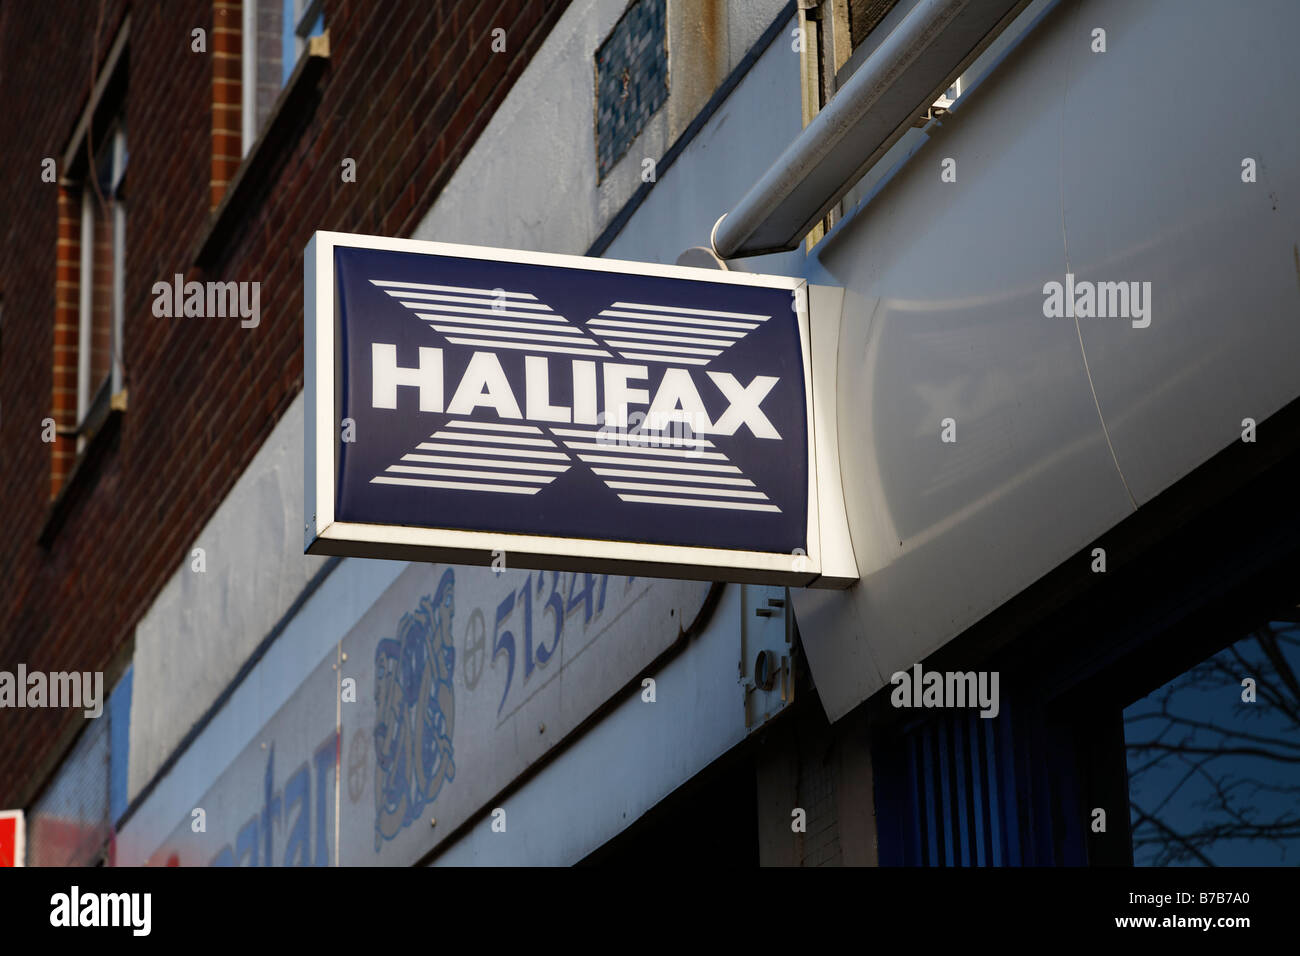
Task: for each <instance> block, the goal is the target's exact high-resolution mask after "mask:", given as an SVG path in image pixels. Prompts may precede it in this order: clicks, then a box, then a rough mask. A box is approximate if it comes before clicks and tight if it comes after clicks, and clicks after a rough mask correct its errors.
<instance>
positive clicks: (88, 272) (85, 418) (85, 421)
mask: <svg viewBox="0 0 1300 956" xmlns="http://www.w3.org/2000/svg"><path fill="white" fill-rule="evenodd" d="M106 148H107V150H108V153H107V155H106V156H105V157H104V158H106V159H107V161H108V165H109V181H108V184H107V185H108V188H107V189H106V190H105V191H104V195H103V199H104V206H105V208H104V212H105V213H107V216H108V219H109V223H110V229H111V235H112V261H111V263H109V268H110V270H111V273H112V287H111V291H110V304H109V366H108V371H107V373H106V374H105V376H104V378H103V379H102V380H101V381H98V382H92V381H91V374H92V373H91V368H90V363H91V352H92V350H93V346H92V338H93V335H94V331H95V302H94V284H95V267H96V265H97V263H96V261H95V219H96V216H97V215H99V214H100V213H98V212H97V211H96V208H95V207H96V199H97V197H96V194H95V189H94V187H93V185H92V178H93V177H97V176H98V175H99V170H98V168H97V167H96V166H94V165H92V164H91V162H90V161H91V159H92V156H91V155H90V153H89V152H87V153H86V154H85V159H86V174H85V176H84V178H83V179H82V181H81V248H80V256H79V260H80V261H79V269H78V275H77V283H78V289H77V296H78V299H77V408H76V415H77V417H76V426H75V428H76V433H77V452H78V454H80V452H81V451H82V450H83V449H84V447H85V443H86V440H87V436H88V435H89V434H91V433H92V432H93V431H94V430H95V429H96V428H97V427H98V425H99V423H100V422H102V421H103V419H104V416H105V415H106V414H107V412H108V409H109V406H110V404H111V402H112V397H113V396H114V395H116V394H118V393H119V392H121V390H122V378H123V375H122V325H123V321H122V320H123V312H124V297H125V288H126V283H125V279H126V277H125V271H126V206H125V196H124V194H123V185H124V183H125V180H126V166H127V158H128V153H127V144H126V114H125V110H124V109H122V108H121V107H119V108H118V109H117V110H116V111H115V112H114V113H113V114H112V119H111V121H110V122H109V126H108V136H107V137H106Z"/></svg>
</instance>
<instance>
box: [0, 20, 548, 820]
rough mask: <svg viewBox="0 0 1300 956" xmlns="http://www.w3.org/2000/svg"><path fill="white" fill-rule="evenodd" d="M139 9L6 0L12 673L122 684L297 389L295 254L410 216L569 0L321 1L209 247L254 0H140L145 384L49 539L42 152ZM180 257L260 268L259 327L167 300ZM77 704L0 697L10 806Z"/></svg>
mask: <svg viewBox="0 0 1300 956" xmlns="http://www.w3.org/2000/svg"><path fill="white" fill-rule="evenodd" d="M127 6H128V4H126V3H125V2H123V0H105V2H104V3H103V4H102V5H101V4H98V3H86V2H84V0H48V2H45V3H39V4H4V5H3V6H0V102H4V103H5V104H6V109H5V112H4V117H3V119H0V169H3V170H4V172H5V175H4V176H3V177H2V178H0V230H3V232H4V237H3V238H4V241H3V243H2V244H0V295H2V296H3V300H4V304H5V328H4V340H3V343H2V344H0V348H2V349H3V351H0V515H3V518H4V521H3V528H4V531H3V534H2V535H0V580H3V581H4V584H5V587H4V591H3V596H0V669H5V670H13V669H14V668H15V667H16V665H17V664H18V663H20V662H21V663H25V664H27V666H28V667H29V668H31V669H39V670H45V671H55V670H108V671H109V681H111V679H112V677H113V676H114V675H113V670H114V665H115V663H116V664H117V665H118V666H120V664H121V662H122V661H123V660H124V659H125V657H124V652H125V651H127V650H129V641H130V638H131V634H132V632H133V628H134V625H135V623H136V622H137V621H138V620H139V618H140V617H141V616H142V614H143V613H144V611H145V610H146V609H147V608H148V606H149V604H150V602H151V601H152V599H153V598H154V596H155V595H156V594H157V592H158V590H159V589H160V587H161V586H162V584H163V583H164V581H165V580H166V579H167V577H168V576H169V575H171V574H172V573H173V572H174V571H176V570H177V568H179V567H180V566H181V564H182V562H183V560H184V559H185V555H186V553H187V551H186V549H187V548H188V547H189V546H190V544H191V542H192V539H193V537H194V535H195V533H196V532H197V531H198V529H199V528H201V527H202V526H203V524H204V523H205V522H206V521H207V519H208V518H209V517H210V516H211V514H212V513H213V511H214V510H215V509H216V507H217V505H218V503H219V502H220V501H221V499H222V497H223V495H225V493H226V492H227V491H228V490H229V489H230V487H231V486H232V485H233V483H234V481H235V479H236V477H237V476H238V475H239V474H240V472H241V471H242V470H243V469H244V468H245V467H246V466H247V464H248V462H249V461H250V459H251V458H252V457H253V454H254V453H255V452H256V451H257V449H258V447H259V446H260V445H261V443H262V442H263V440H264V439H265V438H266V437H267V435H268V434H269V433H270V431H271V429H272V427H273V426H274V424H275V422H276V420H277V419H278V418H279V416H280V415H281V414H282V413H283V411H284V409H285V408H286V407H287V406H288V405H289V403H290V402H291V401H292V399H293V397H294V395H295V394H296V393H297V392H298V390H299V389H300V388H301V387H302V328H301V326H302V318H301V316H302V289H301V286H302V259H301V257H302V250H303V247H304V246H305V244H306V242H307V240H308V238H309V237H310V235H311V233H312V232H313V231H314V230H316V229H335V230H344V231H355V232H378V233H385V234H390V235H405V234H407V233H408V232H409V231H410V230H411V229H412V228H414V225H415V224H416V223H417V222H418V221H419V219H420V218H421V217H422V215H423V214H424V212H425V211H426V210H427V209H428V207H429V206H430V204H431V203H432V201H433V199H434V198H435V197H436V196H437V194H438V192H439V191H440V190H441V189H442V187H443V185H444V184H445V183H446V181H447V179H448V178H449V176H450V174H451V172H452V170H453V169H454V168H455V166H456V164H457V163H458V162H459V161H460V159H461V157H462V156H464V154H465V152H466V151H467V150H468V148H469V147H470V145H471V144H472V143H473V141H474V139H475V138H476V136H477V135H478V133H479V132H480V131H481V130H482V128H483V126H484V125H485V123H486V121H487V119H488V117H490V116H491V114H492V111H493V110H494V109H495V108H496V106H497V105H498V104H499V103H500V101H501V99H502V98H503V97H504V95H505V93H506V92H507V91H508V90H509V87H510V86H511V85H512V84H513V82H514V80H515V79H517V78H518V76H519V74H520V73H521V72H522V70H523V68H524V67H525V66H526V64H527V61H528V59H529V57H530V56H531V55H532V54H533V53H534V52H535V51H536V49H537V48H538V46H539V45H540V43H541V41H542V40H543V39H544V37H545V35H546V33H547V32H548V31H549V29H550V28H551V26H553V25H554V23H555V21H556V20H557V19H558V18H559V15H560V13H561V12H562V9H563V6H564V4H563V3H561V2H559V0H493V2H470V0H456V2H452V0H444V2H433V0H400V2H398V0H394V2H384V3H365V2H359V0H353V2H345V0H326V3H325V18H326V19H325V26H326V29H327V30H328V32H329V36H330V50H331V55H330V61H329V64H328V66H327V67H326V68H325V69H324V71H323V72H322V73H321V74H320V75H319V77H317V78H315V79H314V80H313V82H312V83H311V88H310V89H307V90H305V91H303V94H302V96H301V98H300V100H299V102H298V105H297V107H296V108H295V110H294V112H293V115H292V116H290V117H288V118H287V122H285V123H284V124H281V125H280V126H279V127H277V128H278V129H279V132H278V134H277V135H275V136H272V137H268V139H267V142H266V143H265V144H263V148H262V149H259V152H258V156H257V157H256V159H255V160H254V163H253V166H252V167H251V168H250V169H248V170H246V171H245V172H244V174H243V175H241V177H240V182H239V184H238V186H237V188H235V190H234V191H233V192H232V193H231V194H230V196H228V197H227V202H228V204H229V206H230V208H229V209H228V210H227V211H226V218H225V219H224V220H223V225H225V226H226V228H224V229H223V230H222V231H221V233H220V236H221V241H220V242H219V243H217V244H216V246H215V248H214V249H213V250H212V251H211V253H210V255H208V256H207V257H206V258H205V261H204V263H203V265H202V266H200V265H199V264H197V263H196V262H195V261H194V255H195V250H196V249H197V248H198V245H199V242H200V240H201V238H202V237H203V236H204V235H205V234H206V233H207V230H208V223H209V219H210V215H211V210H212V208H213V207H214V206H215V205H216V204H217V203H218V202H219V201H220V199H221V197H222V196H223V195H224V194H225V192H226V189H227V183H229V182H230V180H231V179H232V178H233V176H234V173H235V169H236V167H237V166H238V162H237V161H235V160H232V159H231V157H237V156H238V148H237V144H238V138H237V137H236V138H235V140H234V142H233V143H232V141H231V139H230V134H231V132H233V131H237V130H238V125H239V116H238V102H239V99H238V95H237V94H232V93H231V92H230V84H229V83H228V81H229V80H230V79H231V78H233V77H237V76H238V72H239V71H238V63H237V60H235V61H234V62H232V60H231V56H230V55H231V54H232V53H237V52H238V49H239V45H238V42H233V43H232V39H231V36H230V34H229V33H228V32H227V31H229V30H234V31H236V37H237V30H238V26H239V22H240V11H239V5H238V3H237V2H232V0H225V2H222V0H171V2H168V3H165V4H154V3H140V4H135V5H134V7H133V8H132V10H131V27H130V47H129V65H128V86H127V94H126V95H127V98H126V114H127V125H128V131H129V149H130V166H129V171H128V197H127V203H128V212H127V226H126V233H127V239H126V243H127V244H126V284H125V320H124V342H123V360H124V370H125V385H126V387H127V389H128V392H129V402H130V404H129V408H128V409H127V411H126V412H125V414H124V415H123V416H122V417H121V420H120V428H119V429H117V430H116V431H115V432H113V433H112V434H111V436H110V439H109V440H108V441H107V442H103V441H101V442H99V443H98V445H97V446H96V447H97V454H96V456H95V457H94V458H93V459H92V460H89V461H88V462H86V465H85V466H84V467H82V468H79V469H78V471H77V474H76V475H75V476H74V478H73V480H72V481H70V482H68V483H67V485H66V487H64V488H63V489H61V490H62V491H63V502H62V510H61V514H62V515H63V517H64V521H63V523H62V525H61V526H59V527H58V529H57V531H56V532H55V533H54V534H53V535H52V537H50V538H49V541H48V545H42V544H41V543H40V541H39V539H40V538H41V536H42V533H43V531H45V530H46V525H47V516H48V514H49V508H50V494H51V481H52V476H51V467H52V455H51V449H50V447H49V446H48V445H47V444H45V443H43V442H42V441H41V421H42V419H44V418H46V417H47V416H50V415H51V414H54V415H55V417H56V418H58V419H59V421H60V422H61V423H65V424H66V423H68V415H69V409H71V414H73V415H74V416H75V366H72V367H71V368H69V365H68V362H67V361H66V359H67V354H66V353H67V349H68V347H69V343H70V342H75V337H76V332H75V327H76V290H75V286H74V285H73V286H70V285H69V282H70V281H72V280H74V277H75V275H76V269H75V263H76V261H77V250H76V237H77V235H78V224H77V219H78V213H79V210H78V209H77V208H76V204H75V202H72V203H70V202H69V200H68V197H63V198H61V193H60V187H59V186H58V185H57V184H50V183H43V182H41V178H40V169H41V159H42V158H44V157H47V156H52V157H60V156H61V154H62V151H63V149H64V148H65V147H66V145H67V143H68V138H69V135H70V133H71V131H72V129H73V127H74V126H75V124H76V121H77V119H78V117H79V115H80V113H81V110H82V109H83V108H84V105H85V103H86V100H87V96H88V94H89V89H90V84H91V82H92V78H93V76H94V75H95V71H96V69H97V64H98V63H99V62H102V60H103V57H104V55H105V53H106V52H107V50H108V47H109V45H110V44H111V42H112V39H113V37H114V36H115V35H116V32H117V28H118V26H119V25H120V23H121V22H122V19H123V16H124V15H125V13H126V11H127ZM97 23H98V27H97ZM498 26H499V27H503V28H504V29H505V30H506V31H507V44H506V52H505V53H500V54H497V53H493V52H492V51H491V30H492V29H493V28H495V27H498ZM196 27H203V28H205V29H206V30H207V31H208V52H207V53H204V54H200V53H194V52H191V49H190V44H191V31H192V30H193V29H194V28H196ZM97 30H98V36H97V42H96V37H95V34H96V32H97ZM214 103H216V104H217V106H218V107H225V108H223V109H218V110H214ZM232 104H233V106H234V109H233V111H232V109H231V105H232ZM345 157H351V158H353V159H355V160H356V162H357V167H356V182H355V183H343V182H341V177H340V168H341V167H340V164H341V163H342V161H343V159H344V158H345ZM62 172H63V171H62V170H60V173H61V174H62ZM177 272H180V273H183V274H185V275H186V277H187V278H189V279H199V280H205V279H220V280H235V281H258V282H260V283H261V284H262V297H261V323H260V325H259V326H258V327H257V328H251V329H245V328H241V327H240V324H239V320H238V319H217V318H214V319H194V318H189V319H186V318H175V319H163V318H156V317H155V316H154V315H153V314H152V304H153V296H152V292H151V288H152V285H153V283H154V282H157V281H160V280H166V281H170V278H171V276H172V275H173V274H175V273H177ZM69 336H71V338H69ZM69 375H71V376H72V378H71V379H69V377H68V376H69ZM69 387H72V388H73V392H72V393H69V392H68V391H67V389H68V388H69ZM69 394H71V396H72V397H71V398H69ZM61 441H71V439H61ZM72 451H73V449H72V448H70V447H64V446H62V445H60V446H59V447H57V448H56V449H55V451H54V453H53V462H54V463H55V464H56V465H59V466H60V467H64V468H66V466H67V465H68V464H70V461H71V452H72ZM106 683H107V682H106ZM82 726H84V719H83V718H82V716H81V714H80V712H79V711H68V712H62V711H55V710H30V709H28V710H3V711H0V768H3V769H2V770H0V806H14V805H22V804H25V803H30V801H31V800H32V798H33V795H34V793H35V792H36V791H37V789H38V788H39V786H40V785H41V784H42V782H43V781H45V780H46V779H47V778H48V775H49V772H50V771H51V769H52V768H53V766H55V765H56V763H57V761H58V759H59V758H60V756H61V755H62V753H63V752H65V751H66V748H67V746H68V745H69V744H70V742H71V739H72V735H73V734H75V733H76V731H78V730H79V729H80V728H81V727H82Z"/></svg>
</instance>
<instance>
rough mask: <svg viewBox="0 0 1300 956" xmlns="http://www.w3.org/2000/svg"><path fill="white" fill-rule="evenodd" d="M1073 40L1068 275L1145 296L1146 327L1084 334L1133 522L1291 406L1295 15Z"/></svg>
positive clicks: (1275, 7) (1265, 9) (1078, 26)
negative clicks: (1249, 422) (1137, 512)
mask: <svg viewBox="0 0 1300 956" xmlns="http://www.w3.org/2000/svg"><path fill="white" fill-rule="evenodd" d="M1066 22H1067V23H1068V24H1069V27H1068V32H1069V33H1070V34H1072V35H1073V37H1074V41H1073V42H1072V43H1071V44H1070V51H1069V54H1068V55H1069V61H1068V64H1067V66H1066V70H1067V73H1068V75H1069V78H1070V81H1069V88H1068V91H1067V92H1066V94H1065V96H1064V97H1063V98H1062V99H1061V101H1060V103H1059V114H1060V116H1061V120H1062V122H1061V132H1062V150H1061V155H1062V169H1061V186H1062V195H1063V197H1064V218H1065V232H1066V237H1067V239H1068V247H1069V265H1070V267H1071V269H1072V271H1073V272H1074V273H1075V275H1076V278H1077V279H1080V280H1083V279H1087V280H1092V281H1109V280H1143V281H1148V282H1150V283H1151V294H1152V311H1151V324H1150V326H1148V327H1146V328H1134V327H1133V326H1132V324H1131V323H1130V322H1126V321H1123V320H1122V319H1121V320H1117V319H1110V318H1107V319H1102V318H1093V319H1086V318H1084V319H1079V320H1078V323H1079V325H1080V330H1081V332H1082V337H1083V342H1084V346H1085V348H1086V351H1087V356H1088V362H1089V366H1090V368H1091V370H1092V379H1093V383H1094V385H1095V386H1096V389H1097V399H1098V402H1099V405H1100V408H1101V412H1102V415H1103V417H1104V420H1105V422H1106V425H1107V428H1108V430H1109V432H1110V438H1111V441H1112V443H1113V445H1114V448H1115V454H1116V457H1117V460H1118V462H1119V467H1120V470H1121V472H1122V473H1123V475H1124V478H1125V480H1126V481H1127V483H1128V486H1129V488H1130V490H1131V491H1132V493H1133V495H1134V497H1135V498H1136V499H1137V502H1138V503H1139V504H1142V503H1144V502H1146V501H1148V500H1150V499H1151V498H1152V497H1154V496H1155V495H1157V494H1159V493H1160V492H1161V491H1162V490H1164V489H1165V488H1167V487H1168V486H1169V485H1171V484H1173V483H1174V482H1175V481H1177V480H1178V479H1179V478H1181V477H1183V476H1184V475H1185V474H1187V473H1188V472H1190V471H1191V470H1192V469H1193V468H1195V467H1196V466H1197V465H1199V464H1200V463H1201V462H1203V461H1205V460H1206V459H1208V458H1209V457H1210V456H1211V455H1213V454H1214V453H1216V452H1218V451H1219V450H1221V449H1222V448H1224V447H1226V446H1228V445H1229V444H1231V443H1232V442H1234V441H1238V440H1240V436H1241V421H1242V419H1243V418H1246V417H1250V418H1254V419H1255V420H1256V421H1261V420H1263V419H1264V418H1266V417H1267V416H1268V415H1270V414H1272V413H1273V412H1275V411H1277V410H1278V409H1279V408H1280V407H1281V406H1283V405H1284V404H1286V403H1287V402H1288V401H1290V400H1291V399H1293V398H1295V397H1296V395H1297V394H1300V274H1298V273H1300V259H1298V258H1297V256H1298V254H1297V251H1296V249H1297V245H1296V244H1297V242H1298V241H1300V214H1298V213H1297V210H1298V209H1300V127H1298V126H1297V123H1296V111H1295V108H1294V104H1293V103H1292V102H1291V95H1292V91H1294V90H1295V88H1296V80H1297V76H1298V75H1300V66H1298V65H1297V55H1296V47H1295V44H1296V37H1297V36H1300V3H1296V2H1294V0H1251V2H1248V3H1240V4H1225V3H1221V2H1214V0H1197V2H1190V0H1167V2H1163V3H1152V2H1144V3H1129V2H1124V0H1095V2H1089V3H1083V4H1078V5H1072V6H1071V8H1070V10H1069V11H1068V17H1067V19H1066ZM1093 26H1104V27H1105V28H1106V30H1107V41H1108V42H1107V52H1106V53H1105V54H1093V53H1091V52H1090V50H1089V46H1088V43H1087V42H1086V40H1087V37H1088V35H1089V32H1090V30H1091V28H1092V27H1093ZM1244 157H1251V158H1253V159H1255V160H1256V162H1257V164H1258V170H1257V181H1256V182H1255V183H1253V184H1248V183H1243V182H1242V179H1241V174H1242V167H1241V163H1242V159H1243V158H1244ZM1065 321H1068V320H1065ZM1267 438H1268V436H1267V435H1266V434H1261V435H1260V438H1259V440H1260V441H1261V442H1265V441H1267Z"/></svg>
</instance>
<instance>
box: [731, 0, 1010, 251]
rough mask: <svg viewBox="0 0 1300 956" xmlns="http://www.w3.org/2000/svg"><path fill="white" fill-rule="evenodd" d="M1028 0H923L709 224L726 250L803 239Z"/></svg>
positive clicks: (782, 247) (779, 247)
mask: <svg viewBox="0 0 1300 956" xmlns="http://www.w3.org/2000/svg"><path fill="white" fill-rule="evenodd" d="M1028 3H1029V0H918V2H917V3H916V4H915V6H913V7H912V9H911V10H910V11H908V13H907V15H906V16H905V17H903V19H902V20H901V21H900V22H899V24H898V26H897V27H895V28H894V30H893V32H892V33H890V34H889V36H887V37H885V39H884V40H882V41H881V43H880V45H879V46H878V47H877V48H876V49H875V50H874V51H872V53H871V55H870V56H869V57H867V59H866V61H865V62H864V63H863V64H862V65H861V66H860V67H859V68H858V69H857V71H856V72H855V73H854V74H853V75H852V76H851V77H850V78H849V80H848V81H847V82H846V83H845V84H844V85H843V86H842V87H841V88H840V90H839V91H838V92H837V93H836V94H835V95H834V96H833V97H832V98H831V101H830V102H829V103H827V104H826V106H825V107H824V108H823V109H822V110H821V112H819V113H818V114H817V115H816V116H815V117H814V118H813V121H812V122H811V123H809V124H808V126H807V127H806V128H805V129H804V130H803V132H802V133H800V134H799V135H798V136H797V137H796V138H795V140H794V142H792V143H791V144H790V145H789V147H787V148H786V150H785V152H784V153H782V154H781V157H780V158H779V159H778V160H777V161H776V163H775V164H774V165H773V166H772V168H771V169H769V170H768V171H767V172H766V173H764V174H763V176H762V177H761V178H760V179H759V180H758V182H756V183H755V184H754V185H753V187H752V188H751V189H750V190H749V192H747V193H746V194H745V197H744V198H743V199H741V200H740V202H739V203H738V204H737V205H736V207H735V208H734V209H732V210H731V211H730V212H728V213H725V214H724V215H723V216H722V217H721V218H720V219H718V221H717V222H716V223H715V224H714V226H713V233H712V235H711V236H710V241H711V243H712V245H713V251H714V252H715V253H716V254H717V255H718V257H719V258H721V259H736V258H740V257H743V256H757V255H762V254H764V253H769V252H785V251H787V250H790V249H793V248H795V247H796V246H798V245H799V242H800V241H801V240H802V239H803V237H804V236H806V235H807V234H808V232H809V231H810V230H811V229H812V228H813V226H814V225H816V223H817V222H818V221H820V220H821V218H822V217H823V216H825V215H826V213H827V211H829V210H830V208H831V207H832V206H833V205H834V204H835V203H836V202H838V201H839V199H840V197H842V196H843V195H844V194H845V193H846V192H848V191H849V189H850V188H851V187H852V186H853V184H854V183H855V182H857V181H858V180H859V179H860V178H861V177H862V175H863V174H864V173H866V171H867V170H868V169H870V168H871V166H872V165H874V164H875V162H876V161H877V160H878V159H879V158H880V157H881V156H883V155H884V153H885V152H886V150H888V149H889V147H890V146H892V145H893V144H894V143H895V142H896V141H897V140H898V138H899V137H901V136H902V135H903V134H904V133H905V132H907V130H908V129H909V128H911V126H912V122H913V119H914V118H915V117H916V116H917V115H918V113H921V112H923V111H924V110H925V109H926V108H927V107H929V106H930V104H932V103H933V102H934V101H935V100H936V99H938V98H939V96H940V95H942V93H943V92H944V90H946V89H947V88H948V87H949V86H951V85H952V82H953V81H954V80H955V79H956V78H957V77H958V76H959V75H960V74H961V72H962V71H963V70H964V69H966V67H967V66H969V65H970V63H971V62H972V61H973V60H974V59H975V58H976V57H977V56H979V54H980V53H981V52H982V51H983V50H984V48H985V47H986V46H987V45H988V44H989V43H990V42H992V40H993V39H994V38H995V37H996V36H997V35H998V34H999V33H1000V32H1002V30H1003V29H1004V28H1005V27H1006V26H1007V24H1009V23H1010V22H1011V21H1012V20H1013V19H1014V18H1015V16H1016V15H1017V14H1018V13H1019V12H1020V11H1021V10H1022V9H1023V8H1024V7H1025V6H1027V5H1028Z"/></svg>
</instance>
